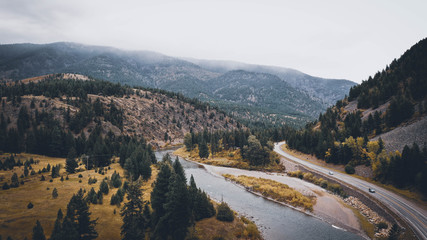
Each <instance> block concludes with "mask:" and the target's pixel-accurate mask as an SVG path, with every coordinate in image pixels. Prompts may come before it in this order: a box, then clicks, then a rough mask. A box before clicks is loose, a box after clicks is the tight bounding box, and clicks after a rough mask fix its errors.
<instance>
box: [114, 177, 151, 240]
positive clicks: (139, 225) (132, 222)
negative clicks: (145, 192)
mask: <svg viewBox="0 0 427 240" xmlns="http://www.w3.org/2000/svg"><path fill="white" fill-rule="evenodd" d="M140 187H141V186H140V184H139V183H136V182H132V183H131V184H130V185H129V187H128V189H127V193H128V195H127V199H128V202H127V203H125V204H124V206H123V208H122V211H121V213H120V215H121V216H122V217H123V225H122V227H121V229H122V230H121V235H122V239H123V240H134V239H144V228H145V226H144V218H143V215H142V212H143V208H144V203H143V201H142V191H141V188H140Z"/></svg>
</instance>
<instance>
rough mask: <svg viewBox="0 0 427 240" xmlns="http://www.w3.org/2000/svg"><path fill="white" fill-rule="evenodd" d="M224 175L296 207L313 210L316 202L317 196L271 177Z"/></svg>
mask: <svg viewBox="0 0 427 240" xmlns="http://www.w3.org/2000/svg"><path fill="white" fill-rule="evenodd" d="M223 176H224V177H225V178H227V179H230V180H232V181H234V182H236V183H238V184H240V185H243V186H244V187H246V188H248V189H250V190H251V191H254V192H258V193H261V194H262V195H263V196H265V197H269V198H272V199H274V200H277V201H279V202H283V203H286V204H289V205H291V206H294V207H299V208H303V209H305V210H309V211H313V205H314V204H316V198H315V197H307V196H304V195H303V194H301V193H300V192H298V191H297V190H295V189H293V188H290V187H289V186H288V185H286V184H283V183H279V182H276V181H273V180H270V179H265V178H256V177H249V176H245V175H239V176H234V175H230V174H224V175H223Z"/></svg>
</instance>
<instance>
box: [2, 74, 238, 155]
mask: <svg viewBox="0 0 427 240" xmlns="http://www.w3.org/2000/svg"><path fill="white" fill-rule="evenodd" d="M81 79H83V80H81ZM0 93H1V102H2V103H1V107H0V116H1V119H0V120H1V123H0V125H1V129H0V131H1V134H0V136H1V137H0V138H1V139H0V147H1V150H3V151H6V152H21V151H26V152H33V153H40V154H47V155H53V156H66V154H67V153H68V150H69V149H68V148H69V147H70V146H69V145H70V144H71V145H73V147H76V148H77V147H78V145H79V141H83V142H84V141H86V140H88V139H91V138H95V139H92V140H93V141H95V142H96V141H97V140H96V139H97V137H98V136H101V137H108V138H110V139H111V138H120V137H136V138H138V139H143V138H144V139H145V140H146V141H147V142H148V143H151V144H152V145H154V146H164V145H166V144H171V143H172V144H176V143H179V142H182V140H183V137H184V134H185V133H187V132H190V131H196V132H197V131H203V130H204V129H209V130H225V129H233V128H236V126H237V124H238V123H237V122H236V121H235V120H233V119H231V118H230V117H228V116H226V115H225V114H224V113H223V112H219V111H218V110H216V109H215V108H212V107H210V106H209V105H208V104H205V103H201V102H200V101H198V100H194V99H189V98H186V97H183V96H182V95H180V94H175V93H170V92H166V91H162V90H153V89H133V88H130V87H124V86H121V85H119V84H113V83H110V82H105V81H99V80H93V79H90V78H88V77H86V76H81V75H74V74H56V75H47V76H42V77H38V78H33V79H29V80H23V81H22V82H19V83H16V84H14V83H9V84H2V85H1V87H0ZM93 134H95V135H94V136H92V135H93ZM73 139H74V140H73ZM80 150H81V151H80V152H85V151H84V149H80Z"/></svg>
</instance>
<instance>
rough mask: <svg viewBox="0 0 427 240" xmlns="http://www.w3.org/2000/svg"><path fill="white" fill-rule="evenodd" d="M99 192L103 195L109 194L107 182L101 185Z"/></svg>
mask: <svg viewBox="0 0 427 240" xmlns="http://www.w3.org/2000/svg"><path fill="white" fill-rule="evenodd" d="M99 190H100V191H101V192H102V193H103V194H108V191H109V188H108V184H107V182H106V181H105V180H104V181H102V182H101V185H100V186H99Z"/></svg>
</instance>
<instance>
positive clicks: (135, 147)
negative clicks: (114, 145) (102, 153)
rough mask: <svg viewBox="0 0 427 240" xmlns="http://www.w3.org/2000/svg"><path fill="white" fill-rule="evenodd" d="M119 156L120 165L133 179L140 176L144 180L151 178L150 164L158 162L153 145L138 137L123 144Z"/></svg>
mask: <svg viewBox="0 0 427 240" xmlns="http://www.w3.org/2000/svg"><path fill="white" fill-rule="evenodd" d="M119 157H120V160H119V163H120V166H122V167H123V168H124V169H125V170H126V173H127V176H128V177H129V178H130V179H132V180H133V181H136V180H137V179H138V178H139V177H142V179H144V180H147V179H149V178H150V177H151V167H150V166H151V164H152V163H156V162H157V159H156V156H155V155H154V152H153V149H152V147H151V145H150V144H146V143H144V142H141V141H138V140H136V139H131V140H130V141H127V142H124V143H122V144H121V146H120V151H119Z"/></svg>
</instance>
